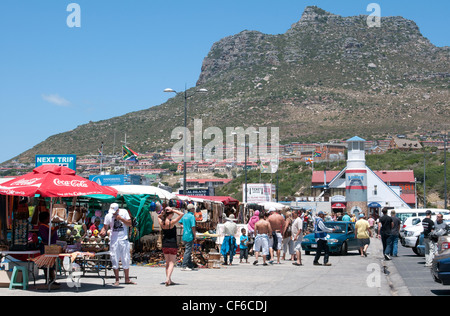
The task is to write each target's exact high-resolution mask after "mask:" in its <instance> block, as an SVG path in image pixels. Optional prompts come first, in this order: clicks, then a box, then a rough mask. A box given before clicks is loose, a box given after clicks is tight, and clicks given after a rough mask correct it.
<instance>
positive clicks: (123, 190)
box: [111, 185, 177, 200]
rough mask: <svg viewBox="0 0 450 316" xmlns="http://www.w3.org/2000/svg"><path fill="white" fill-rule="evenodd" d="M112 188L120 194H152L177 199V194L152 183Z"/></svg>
mask: <svg viewBox="0 0 450 316" xmlns="http://www.w3.org/2000/svg"><path fill="white" fill-rule="evenodd" d="M111 187H112V188H114V189H116V190H117V191H118V194H122V195H123V194H151V195H157V196H158V197H159V198H160V199H167V200H170V199H176V198H177V197H176V195H175V194H173V193H170V192H169V191H166V190H163V189H160V188H157V187H154V186H150V185H114V186H111Z"/></svg>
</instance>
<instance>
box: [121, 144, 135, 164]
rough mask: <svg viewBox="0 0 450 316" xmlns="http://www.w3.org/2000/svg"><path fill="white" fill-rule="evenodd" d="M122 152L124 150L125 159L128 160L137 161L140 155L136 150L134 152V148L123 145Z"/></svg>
mask: <svg viewBox="0 0 450 316" xmlns="http://www.w3.org/2000/svg"><path fill="white" fill-rule="evenodd" d="M122 152H123V157H122V159H123V160H127V161H135V162H137V161H138V159H137V157H138V156H139V155H138V154H137V153H136V152H134V151H133V150H131V149H130V148H128V147H127V146H125V145H123V146H122Z"/></svg>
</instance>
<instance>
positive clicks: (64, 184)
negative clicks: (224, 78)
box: [0, 165, 117, 197]
mask: <svg viewBox="0 0 450 316" xmlns="http://www.w3.org/2000/svg"><path fill="white" fill-rule="evenodd" d="M0 194H3V195H14V196H28V197H33V196H35V195H37V194H38V195H40V196H42V197H74V196H83V195H95V194H106V195H112V196H114V197H116V196H117V190H116V189H114V188H111V187H107V186H101V185H99V184H97V183H95V182H93V181H89V180H87V179H85V178H83V177H80V176H77V175H76V174H75V171H74V170H72V169H69V168H67V167H63V166H56V165H43V166H40V167H37V168H35V169H34V170H33V172H31V173H27V174H25V175H23V176H20V177H17V178H15V179H13V180H10V181H8V182H5V183H3V184H1V185H0Z"/></svg>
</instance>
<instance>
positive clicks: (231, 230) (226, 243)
mask: <svg viewBox="0 0 450 316" xmlns="http://www.w3.org/2000/svg"><path fill="white" fill-rule="evenodd" d="M225 220H226V223H225V224H224V225H223V226H224V229H223V231H224V234H225V237H224V239H223V242H222V246H221V247H220V253H221V254H222V256H223V261H224V262H223V264H224V265H228V264H229V265H230V266H231V265H232V264H233V257H234V255H235V254H236V249H237V244H236V237H235V235H236V233H237V225H236V223H235V222H236V218H235V217H234V215H233V214H231V215H230V216H228V217H226V218H225ZM228 256H230V261H229V263H228Z"/></svg>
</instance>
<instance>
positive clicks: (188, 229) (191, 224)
mask: <svg viewBox="0 0 450 316" xmlns="http://www.w3.org/2000/svg"><path fill="white" fill-rule="evenodd" d="M194 211H195V206H194V204H189V205H188V206H187V213H186V214H184V215H183V217H182V218H181V220H180V224H181V225H183V237H182V240H183V243H184V255H183V263H182V264H181V271H192V269H193V268H194V263H193V262H192V258H191V255H192V248H193V246H194V239H195V235H196V230H195V216H194Z"/></svg>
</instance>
